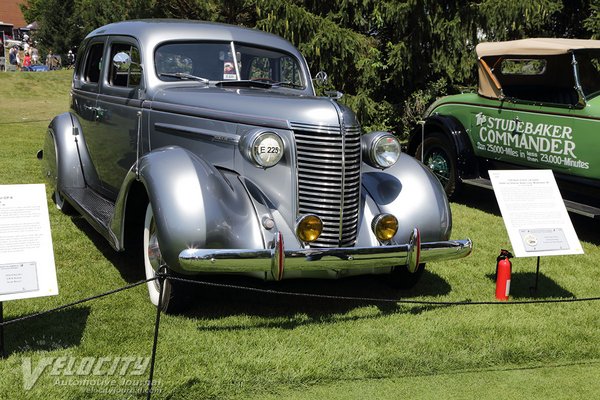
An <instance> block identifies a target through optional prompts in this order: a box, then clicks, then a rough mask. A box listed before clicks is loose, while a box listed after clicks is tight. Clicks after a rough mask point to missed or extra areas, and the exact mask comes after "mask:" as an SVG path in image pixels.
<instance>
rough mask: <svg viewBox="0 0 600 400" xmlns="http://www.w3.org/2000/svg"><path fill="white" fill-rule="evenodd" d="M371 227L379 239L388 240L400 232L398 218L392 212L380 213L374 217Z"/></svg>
mask: <svg viewBox="0 0 600 400" xmlns="http://www.w3.org/2000/svg"><path fill="white" fill-rule="evenodd" d="M371 228H372V229H373V232H374V233H375V236H377V239H379V240H380V241H382V242H387V241H388V240H391V239H392V238H393V237H394V235H395V234H396V232H398V220H397V219H396V217H394V216H393V215H392V214H379V215H378V216H376V217H375V218H374V219H373V222H372V224H371Z"/></svg>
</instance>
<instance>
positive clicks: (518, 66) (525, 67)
mask: <svg viewBox="0 0 600 400" xmlns="http://www.w3.org/2000/svg"><path fill="white" fill-rule="evenodd" d="M501 67H502V74H504V75H542V74H543V73H544V72H546V60H544V59H512V58H509V59H506V60H502V65H501Z"/></svg>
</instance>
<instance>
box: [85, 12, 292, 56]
mask: <svg viewBox="0 0 600 400" xmlns="http://www.w3.org/2000/svg"><path fill="white" fill-rule="evenodd" d="M105 35H126V36H133V37H136V38H138V40H140V41H142V42H144V43H147V44H152V45H155V44H157V43H160V42H165V41H172V40H186V39H194V38H197V39H203V40H218V41H220V40H226V41H235V42H246V43H260V44H261V45H263V46H267V47H276V48H283V49H293V48H294V46H293V45H292V44H291V43H290V42H288V41H287V40H285V39H283V38H281V37H279V36H276V35H273V34H270V33H267V32H263V31H260V30H258V29H251V28H244V27H240V26H236V25H228V24H221V23H216V22H205V21H194V20H180V19H140V20H131V21H122V22H115V23H112V24H108V25H104V26H101V27H99V28H97V29H95V30H93V31H92V32H90V33H89V34H88V35H87V38H91V37H95V36H105Z"/></svg>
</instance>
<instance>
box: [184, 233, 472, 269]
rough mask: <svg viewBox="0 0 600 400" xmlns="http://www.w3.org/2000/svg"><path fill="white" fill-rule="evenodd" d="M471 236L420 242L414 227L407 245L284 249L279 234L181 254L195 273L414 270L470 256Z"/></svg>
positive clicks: (185, 264)
mask: <svg viewBox="0 0 600 400" xmlns="http://www.w3.org/2000/svg"><path fill="white" fill-rule="evenodd" d="M472 249H473V243H472V242H471V240H470V239H465V240H448V241H439V242H426V243H421V236H420V234H419V231H418V229H416V228H415V229H414V231H413V233H412V234H411V237H410V240H409V242H408V243H407V244H400V245H389V246H377V247H338V248H325V249H310V248H309V249H299V250H285V248H284V245H283V238H282V236H281V233H276V234H275V237H274V240H273V246H272V248H271V249H263V250H253V249H186V250H183V251H182V252H181V253H179V263H180V265H181V267H182V268H183V269H184V270H187V271H195V272H240V273H241V272H254V271H269V270H270V271H271V273H272V275H273V278H274V279H275V280H281V279H283V277H284V273H285V271H299V270H302V271H320V270H344V269H359V268H373V267H375V268H378V267H393V266H397V265H406V266H408V269H409V270H410V271H411V272H415V271H416V270H417V267H418V265H419V264H421V263H427V262H433V261H441V260H454V259H458V258H463V257H466V256H468V255H469V254H470V253H471V251H472Z"/></svg>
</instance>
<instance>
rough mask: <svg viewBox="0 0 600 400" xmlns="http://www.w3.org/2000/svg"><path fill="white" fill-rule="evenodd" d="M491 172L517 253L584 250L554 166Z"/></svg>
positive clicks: (520, 254) (546, 253) (505, 221)
mask: <svg viewBox="0 0 600 400" xmlns="http://www.w3.org/2000/svg"><path fill="white" fill-rule="evenodd" d="M489 174H490V180H491V181H492V185H493V187H494V193H495V194H496V200H497V201H498V206H499V207H500V212H501V213H502V218H503V219H504V225H505V226H506V230H507V232H508V237H509V239H510V243H511V244H512V248H513V252H514V254H515V257H536V256H557V255H565V254H583V248H582V247H581V243H579V239H578V238H577V233H576V232H575V229H574V228H573V224H572V223H571V219H570V218H569V213H568V212H567V209H566V207H565V203H564V201H563V199H562V196H561V195H560V191H559V190H558V186H557V185H556V180H555V179H554V174H553V173H552V170H549V169H545V170H510V171H498V170H496V171H489Z"/></svg>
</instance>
